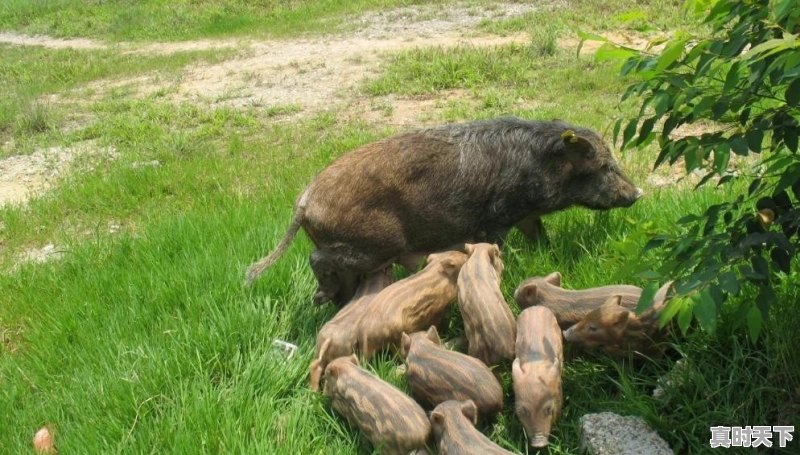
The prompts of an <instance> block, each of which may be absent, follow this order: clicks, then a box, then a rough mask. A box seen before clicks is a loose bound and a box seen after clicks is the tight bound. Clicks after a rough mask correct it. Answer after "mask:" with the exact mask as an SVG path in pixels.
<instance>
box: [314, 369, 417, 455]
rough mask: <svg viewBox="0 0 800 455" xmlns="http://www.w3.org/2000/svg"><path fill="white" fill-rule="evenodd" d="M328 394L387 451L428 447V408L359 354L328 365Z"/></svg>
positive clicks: (338, 408) (340, 410)
mask: <svg viewBox="0 0 800 455" xmlns="http://www.w3.org/2000/svg"><path fill="white" fill-rule="evenodd" d="M325 395H327V396H328V397H330V399H331V406H332V407H333V409H334V410H335V411H336V412H337V413H339V414H341V415H342V416H344V418H345V419H347V421H348V422H350V423H351V424H352V425H354V426H356V427H357V428H358V429H359V430H360V431H361V432H362V433H363V434H364V435H365V436H366V437H367V439H369V440H370V442H372V444H373V445H374V446H375V447H376V448H377V449H379V450H380V451H381V453H385V454H398V455H399V454H408V453H409V452H412V451H415V450H424V449H425V445H426V443H427V441H428V437H429V436H430V429H431V427H430V422H429V421H428V418H427V416H426V415H425V411H423V410H422V408H421V407H420V406H419V405H418V404H417V403H416V402H415V401H414V400H412V399H411V398H410V397H409V396H408V395H406V394H405V393H403V392H402V391H400V390H399V389H397V388H396V387H394V386H393V385H391V384H389V383H388V382H385V381H383V380H382V379H380V378H378V377H376V376H373V375H372V374H370V373H368V372H366V371H365V370H363V369H362V368H361V367H360V366H359V365H358V358H356V356H355V355H353V356H350V357H340V358H338V359H335V360H333V361H332V362H331V363H329V364H328V366H327V367H326V368H325Z"/></svg>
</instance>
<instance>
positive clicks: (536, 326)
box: [310, 243, 668, 454]
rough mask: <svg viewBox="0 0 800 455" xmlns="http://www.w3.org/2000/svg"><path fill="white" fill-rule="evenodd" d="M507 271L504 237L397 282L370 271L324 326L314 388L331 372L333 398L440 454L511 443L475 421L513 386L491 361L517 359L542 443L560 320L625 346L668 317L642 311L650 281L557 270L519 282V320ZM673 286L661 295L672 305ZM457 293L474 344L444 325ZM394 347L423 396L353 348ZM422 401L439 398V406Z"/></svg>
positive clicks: (636, 343) (554, 395) (552, 396)
mask: <svg viewBox="0 0 800 455" xmlns="http://www.w3.org/2000/svg"><path fill="white" fill-rule="evenodd" d="M502 273H503V262H502V260H501V258H500V250H499V248H498V247H497V245H491V244H487V243H480V244H472V245H470V244H468V245H465V248H464V251H448V252H444V253H435V254H431V255H429V256H428V258H427V262H426V266H425V267H424V268H423V269H422V270H421V271H419V272H417V273H415V274H413V275H411V276H409V277H408V278H405V279H403V280H399V281H397V282H393V278H392V274H391V270H388V269H387V270H385V271H383V272H380V273H376V274H372V275H370V276H368V277H366V278H365V279H364V281H363V282H362V283H361V285H360V287H359V289H358V291H357V293H356V295H355V296H354V297H353V299H352V300H351V301H350V302H349V303H348V304H347V305H345V306H344V307H343V308H342V309H341V310H340V311H339V312H338V313H337V314H336V316H334V317H333V319H331V320H330V321H329V322H327V323H326V324H325V325H324V326H323V327H322V329H321V330H320V332H319V335H318V337H317V345H316V356H315V358H314V360H313V361H312V362H311V371H310V385H311V388H312V390H315V391H317V390H319V388H320V383H321V382H322V381H324V393H325V395H327V396H328V397H330V399H331V404H332V407H333V409H334V410H335V411H336V412H337V413H339V414H341V415H342V416H344V417H345V418H346V419H347V420H348V421H349V422H350V423H351V424H352V425H354V426H356V427H357V428H358V429H359V430H360V431H362V432H363V433H364V435H365V436H366V437H367V438H368V439H369V440H370V441H371V442H372V443H373V444H374V445H375V447H376V448H378V449H380V450H381V452H382V453H388V454H395V453H396V454H407V453H414V452H416V451H419V453H427V452H426V447H428V446H429V445H433V446H435V447H436V448H437V449H438V451H439V453H441V454H464V453H481V454H484V453H488V454H500V453H505V454H508V453H511V452H509V451H507V450H505V449H503V448H501V447H500V446H498V445H496V444H495V443H494V442H492V441H491V440H490V439H489V438H487V437H486V436H485V435H483V434H482V433H481V432H480V431H479V430H478V429H477V428H476V425H477V424H478V423H479V422H487V421H488V420H489V419H491V418H492V417H493V416H494V415H495V414H497V413H498V412H500V411H501V410H502V408H503V389H502V386H501V385H500V382H499V381H498V379H497V376H496V372H492V370H490V367H495V366H498V365H502V364H507V362H513V363H512V382H513V389H514V396H515V405H516V406H515V408H516V414H517V417H518V418H519V419H520V422H521V423H522V425H523V427H524V428H525V431H526V433H527V435H528V439H529V442H530V444H531V446H532V447H535V448H540V447H545V446H546V445H547V443H548V438H549V435H550V430H551V428H552V425H553V423H554V422H555V421H556V420H557V419H558V416H559V415H560V412H561V403H562V391H561V368H562V365H563V354H562V330H561V329H562V328H563V329H566V330H565V331H564V332H563V334H564V337H565V338H566V339H567V340H568V341H574V342H576V343H579V344H582V345H584V346H586V347H602V348H603V349H605V350H606V351H607V352H612V353H621V352H623V350H624V349H628V348H633V349H643V348H646V347H649V346H646V343H645V340H647V339H652V338H653V335H654V334H655V331H654V330H657V322H656V323H651V322H650V320H651V319H653V318H654V316H653V315H652V314H649V313H648V314H642V315H638V316H637V315H636V314H635V313H634V312H633V308H635V305H636V303H637V302H638V299H639V295H641V292H642V290H641V289H639V288H637V287H634V286H607V287H604V288H596V289H590V290H586V291H568V290H564V289H562V288H561V287H560V278H561V277H560V275H559V274H558V273H554V274H551V275H548V276H547V277H544V278H531V279H528V280H526V281H524V282H523V283H522V284H521V285H520V287H519V288H518V289H517V291H516V293H515V299H516V300H517V302H519V304H520V307H522V308H523V311H522V313H521V314H520V315H519V317H518V318H517V320H516V321H515V319H514V316H513V314H512V312H511V310H510V308H509V307H508V305H507V304H506V301H505V299H504V297H503V294H502V292H501V290H500V278H501V275H502ZM667 289H668V286H665V287H664V288H662V289H661V290H660V291H659V293H658V294H657V296H656V300H658V299H661V300H662V303H661V305H663V300H664V299H665V297H666V291H667ZM637 293H638V294H637ZM453 300H457V302H458V306H459V309H460V312H461V316H462V318H463V321H464V331H465V335H466V338H467V341H468V351H467V354H468V355H467V354H462V353H460V352H456V351H452V350H449V349H447V348H445V347H444V346H443V345H442V342H441V340H440V338H439V334H438V331H437V329H436V326H437V325H440V323H441V322H442V319H443V317H444V316H445V313H446V310H447V309H448V306H449V305H450V303H451V302H452V301H453ZM655 306H656V305H654V307H655ZM655 311H657V309H656V310H655ZM655 319H657V318H655ZM655 319H653V320H655ZM654 328H655V329H654ZM631 340H633V341H631ZM651 344H652V342H651ZM387 347H389V348H394V349H397V350H399V352H400V354H401V355H402V356H403V358H404V359H405V363H406V370H405V374H406V378H407V381H408V385H409V388H410V389H411V391H412V394H413V396H414V398H416V401H415V400H414V399H412V398H411V397H409V396H408V395H406V394H405V393H404V392H402V391H401V390H399V389H397V388H396V387H394V386H393V385H391V384H389V383H387V382H385V381H383V380H382V379H380V378H378V377H376V376H375V375H373V374H370V373H368V372H367V371H366V370H364V369H362V368H361V367H360V366H359V361H358V358H357V357H356V356H355V355H354V352H360V353H361V355H362V357H363V358H364V359H369V358H371V357H372V356H373V355H374V354H375V353H376V352H379V351H380V350H382V349H384V348H387ZM418 402H419V403H421V404H422V405H424V406H426V407H427V409H432V411H431V412H430V414H429V415H428V414H426V412H425V411H424V410H423V408H422V407H421V406H420V404H418Z"/></svg>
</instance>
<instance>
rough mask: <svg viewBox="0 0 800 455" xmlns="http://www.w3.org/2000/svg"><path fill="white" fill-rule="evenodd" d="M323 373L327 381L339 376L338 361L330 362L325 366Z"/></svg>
mask: <svg viewBox="0 0 800 455" xmlns="http://www.w3.org/2000/svg"><path fill="white" fill-rule="evenodd" d="M323 375H324V376H325V380H326V381H328V380H330V378H335V377H336V376H339V365H338V364H336V363H329V364H328V366H327V367H325V370H324V371H323Z"/></svg>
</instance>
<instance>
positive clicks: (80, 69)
mask: <svg viewBox="0 0 800 455" xmlns="http://www.w3.org/2000/svg"><path fill="white" fill-rule="evenodd" d="M231 53H232V51H228V50H214V51H192V52H179V53H175V54H170V55H156V56H148V55H139V54H132V53H128V54H126V53H119V52H118V51H115V50H102V51H98V50H73V49H64V50H50V49H43V48H39V47H21V46H7V45H0V91H1V92H3V94H4V96H3V97H2V98H0V143H3V142H6V141H7V140H9V139H14V140H15V141H16V143H17V144H22V145H25V144H26V143H37V142H42V141H44V142H47V141H54V140H63V137H62V136H63V135H62V134H61V133H60V130H61V129H62V127H63V126H64V124H65V123H66V122H67V121H68V120H69V118H70V117H72V116H74V115H77V114H79V113H81V114H86V113H87V112H86V111H87V110H88V109H87V106H86V104H87V103H85V99H86V98H90V97H91V96H93V95H94V93H93V90H92V89H91V88H87V84H89V83H90V82H93V81H101V80H113V79H114V78H131V77H134V76H138V75H143V74H158V75H161V76H164V77H174V76H175V75H176V74H177V72H178V70H180V69H182V68H184V67H186V66H187V65H189V64H190V63H196V62H215V61H219V60H221V59H224V58H225V57H227V56H230V55H231ZM76 88H81V93H80V94H77V95H76V94H75V93H69V91H70V90H72V89H76ZM94 91H96V90H94ZM53 93H59V94H61V96H59V98H57V99H56V100H54V101H50V98H48V97H47V95H50V94H53ZM76 111H80V112H76ZM22 148H26V147H22ZM27 149H28V150H29V149H30V147H28V148H27ZM2 153H3V152H2V151H0V156H2Z"/></svg>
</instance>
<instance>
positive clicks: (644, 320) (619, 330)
mask: <svg viewBox="0 0 800 455" xmlns="http://www.w3.org/2000/svg"><path fill="white" fill-rule="evenodd" d="M671 286H672V282H671V281H670V282H669V283H667V284H665V285H664V286H662V287H661V288H660V289H659V290H658V291H657V292H656V294H655V296H654V297H653V304H652V306H651V307H650V308H649V309H648V310H647V311H645V312H644V313H642V314H640V315H638V316H637V315H636V313H635V312H634V311H632V310H630V309H628V308H627V307H625V306H624V305H623V304H622V297H621V296H612V297H610V298H608V299H607V300H606V301H605V302H604V303H603V304H602V305H601V306H600V307H599V308H597V309H596V310H593V311H591V312H590V313H589V314H587V315H586V316H585V317H584V318H583V319H581V320H580V321H578V323H577V324H575V325H573V326H572V327H570V328H568V329H567V330H565V331H564V339H565V340H566V341H568V342H570V343H575V344H576V345H578V346H580V347H582V348H584V349H599V350H602V351H603V352H605V353H607V354H610V355H613V356H618V357H620V356H625V355H627V354H628V353H629V352H639V353H642V354H645V355H648V356H653V355H660V354H663V351H662V349H661V348H662V346H660V344H659V343H658V341H659V340H660V339H661V338H663V336H664V330H662V329H660V328H659V321H658V320H659V315H660V314H661V311H662V310H663V309H664V307H665V306H666V301H667V294H668V293H669V290H670V288H671Z"/></svg>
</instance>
